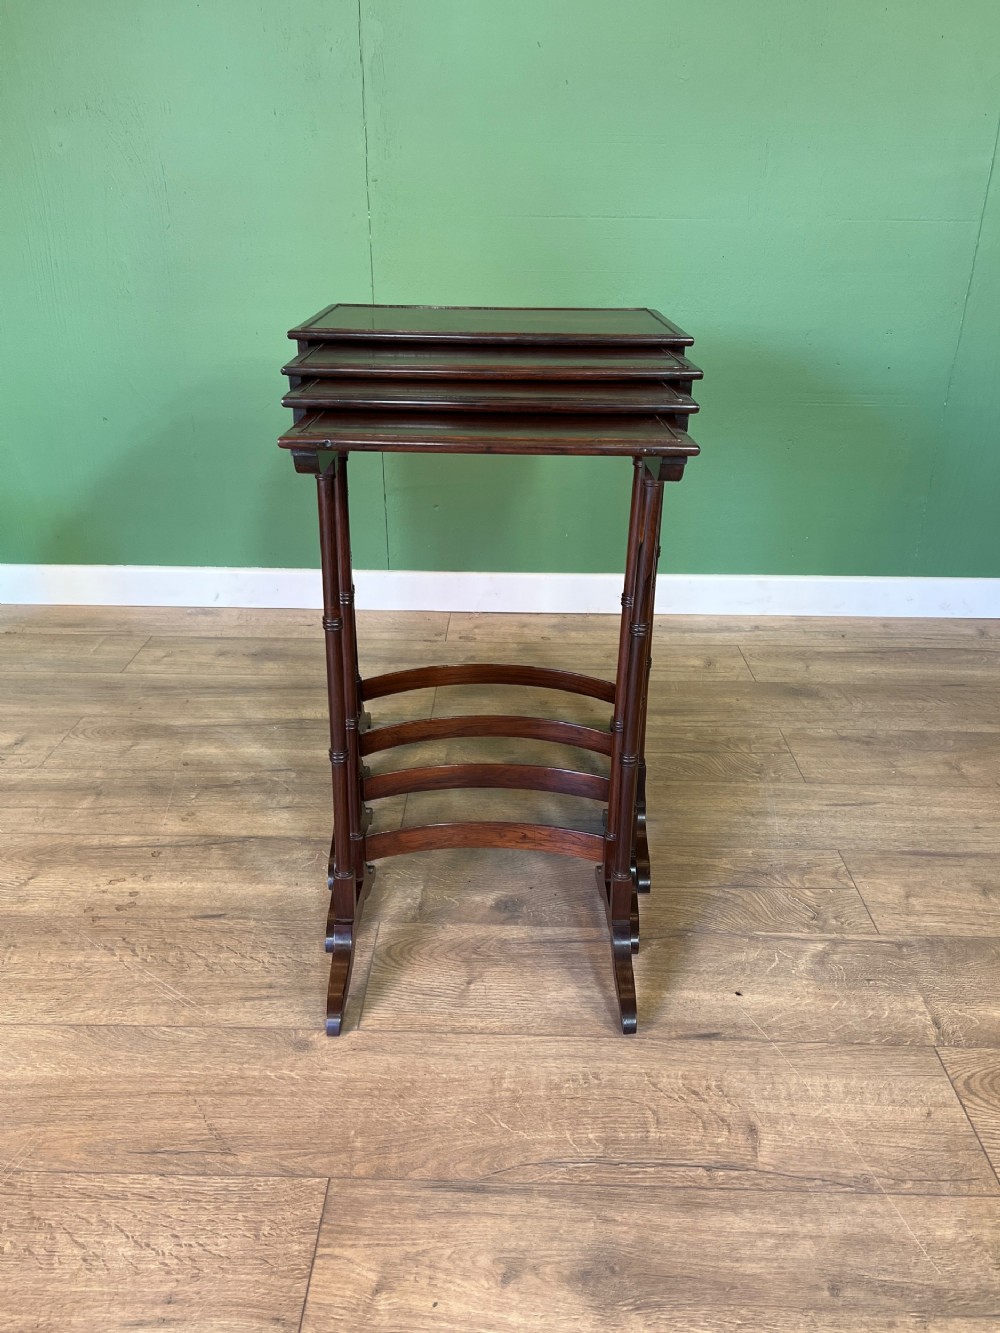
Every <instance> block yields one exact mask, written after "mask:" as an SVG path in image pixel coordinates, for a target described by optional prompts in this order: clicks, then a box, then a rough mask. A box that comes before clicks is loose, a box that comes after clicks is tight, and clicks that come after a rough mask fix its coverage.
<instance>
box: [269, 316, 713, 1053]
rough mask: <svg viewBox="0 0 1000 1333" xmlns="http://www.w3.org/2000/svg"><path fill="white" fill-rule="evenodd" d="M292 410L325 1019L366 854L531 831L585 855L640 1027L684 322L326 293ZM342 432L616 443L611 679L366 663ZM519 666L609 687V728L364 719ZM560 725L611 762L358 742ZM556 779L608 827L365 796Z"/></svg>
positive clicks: (499, 842) (573, 741) (398, 437)
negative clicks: (311, 584)
mask: <svg viewBox="0 0 1000 1333" xmlns="http://www.w3.org/2000/svg"><path fill="white" fill-rule="evenodd" d="M288 336H289V337H290V338H292V339H294V340H295V341H296V343H297V346H298V355H297V356H296V357H295V358H294V359H293V360H291V361H290V362H289V363H288V364H287V365H286V366H284V368H283V373H284V374H285V375H286V376H287V377H288V384H289V389H288V392H287V393H286V395H285V397H284V399H283V400H282V401H283V403H284V405H285V406H286V407H290V408H292V410H293V415H294V424H293V426H292V428H291V429H290V430H289V431H288V432H287V434H285V435H283V436H282V437H281V439H280V440H279V444H280V446H281V447H282V448H283V449H287V450H289V451H290V453H291V455H292V458H293V460H294V464H295V468H296V470H297V471H299V472H303V473H310V474H313V475H314V476H315V477H316V481H317V489H318V496H319V534H320V553H321V558H322V571H323V629H324V632H325V641H326V667H327V686H328V693H329V709H330V763H331V768H332V776H333V838H332V844H331V850H330V859H329V868H328V884H329V888H330V890H331V897H330V909H329V913H328V918H327V928H326V949H327V952H328V953H330V955H331V965H330V980H329V987H328V991H327V1018H326V1030H327V1032H328V1033H329V1034H330V1035H336V1034H337V1033H339V1032H340V1029H341V1024H342V1021H343V1012H344V1005H345V1002H346V998H347V991H348V986H349V984H350V977H351V965H352V962H353V956H354V943H355V937H356V932H357V926H358V921H359V920H360V916H361V911H362V908H363V906H364V902H365V899H366V897H367V895H368V891H369V889H370V887H371V884H372V880H373V877H374V865H373V864H372V863H373V862H375V861H378V860H380V859H381V858H383V857H387V856H395V855H397V854H399V853H403V852H417V851H430V850H435V849H439V848H447V847H460V848H489V847H503V848H524V849H532V850H538V851H544V852H554V853H558V854H561V855H564V856H571V857H579V858H581V859H582V860H585V861H589V862H591V863H592V864H593V865H594V868H595V869H594V873H595V878H596V886H597V893H598V894H599V896H600V900H601V902H602V904H603V907H604V910H605V913H606V916H607V920H608V927H609V931H610V938H611V953H612V968H613V976H614V983H615V991H616V993H617V998H618V1006H619V1010H620V1014H621V1027H622V1031H623V1032H626V1033H630V1032H634V1031H635V1030H636V993H635V980H634V976H633V971H632V954H633V953H634V952H636V951H637V949H638V947H639V908H638V903H639V894H640V893H643V892H648V891H649V888H650V865H649V849H648V843H647V837H646V772H645V759H644V744H645V731H646V713H647V701H648V689H649V671H650V666H651V662H652V659H651V644H650V640H651V634H652V626H653V608H654V594H655V588H656V568H657V560H658V557H659V553H660V552H659V532H660V516H661V511H662V505H663V485H664V483H665V482H668V481H679V480H680V479H681V477H682V476H683V473H684V467H685V465H686V463H687V461H688V459H689V458H693V457H694V456H695V455H696V454H697V453H698V446H697V445H696V444H695V443H694V441H693V440H692V439H691V437H690V435H689V434H688V429H687V427H688V420H689V417H690V415H691V413H693V412H695V411H697V404H696V403H695V402H694V400H693V399H692V398H691V396H690V390H691V387H692V381H694V380H696V379H699V378H700V377H701V371H700V370H699V369H698V368H697V367H696V366H694V365H693V364H692V363H691V362H690V361H689V360H688V359H687V357H686V356H685V355H684V353H685V351H686V349H687V348H688V347H689V346H690V345H691V343H692V342H693V339H692V338H690V337H689V336H688V335H687V334H685V333H684V332H683V331H682V330H680V329H678V328H677V326H676V325H674V324H672V323H671V322H670V321H669V320H667V319H665V318H664V317H663V316H662V315H660V314H659V313H658V312H657V311H654V310H650V309H643V308H637V309H612V310H578V309H566V310H544V309H513V308H470V307H450V308H449V307H428V306H374V305H372V306H359V305H332V306H327V307H326V308H325V309H324V310H321V311H320V313H319V314H318V315H314V316H313V317H312V318H311V319H309V320H307V321H305V323H303V324H301V325H298V326H297V327H295V328H293V329H292V330H291V331H290V332H289V335H288ZM354 451H362V452H395V453H408V454H430V453H442V454H518V455H521V454H529V455H530V454H547V455H553V456H557V457H562V456H566V455H572V456H576V455H600V456H605V457H611V458H627V459H629V460H630V462H631V464H632V500H631V507H630V516H629V527H628V538H627V543H626V553H625V578H624V591H623V593H622V599H621V601H622V613H621V627H620V632H619V641H618V661H617V670H616V673H615V678H614V680H605V679H600V678H597V677H594V676H588V675H582V674H579V673H577V672H573V671H561V670H553V669H551V668H548V667H539V666H527V665H520V666H519V665H513V664H511V665H508V664H500V663H496V664H494V663H470V664H464V665H455V666H426V667H419V668H415V669H410V670H405V671H394V672H390V673H388V674H385V675H378V676H372V677H369V678H367V679H362V677H361V674H360V671H359V669H358V644H357V629H356V623H355V608H354V583H353V574H352V566H351V538H350V519H349V512H348V491H347V464H348V458H349V455H350V454H351V453H352V452H354ZM468 684H477V685H526V686H534V687H536V688H537V687H543V688H546V689H552V690H560V691H564V692H567V693H569V694H575V695H583V696H588V697H589V698H591V699H597V700H599V701H601V702H603V703H605V704H607V705H608V709H609V715H608V724H607V728H606V730H605V729H601V728H599V727H594V726H585V725H579V724H577V723H573V722H567V721H554V720H549V719H546V718H542V717H535V716H519V715H518V716H508V715H500V714H485V715H475V716H460V717H447V718H433V719H415V720H413V721H409V722H403V723H395V724H392V725H381V726H379V725H373V724H372V720H371V717H370V716H369V714H368V713H367V711H366V705H367V704H369V703H371V702H372V701H374V700H377V699H381V698H384V697H386V696H388V695H394V694H400V693H404V692H406V691H409V690H418V689H424V688H426V687H429V686H435V687H436V686H449V685H468ZM491 736H502V737H515V738H521V739H530V740H544V741H553V742H558V743H561V744H563V745H569V746H573V747H578V748H580V749H583V750H587V751H591V752H594V753H596V754H598V755H602V756H606V757H607V760H608V772H607V776H601V775H598V774H594V773H590V772H578V771H576V770H573V769H565V768H554V767H544V766H542V765H537V764H512V763H459V764H437V765H433V766H425V767H415V768H407V769H402V770H398V771H394V772H385V773H378V774H376V775H374V776H373V775H372V774H371V773H369V772H368V770H367V768H366V766H365V764H364V762H363V761H364V759H365V757H366V756H368V755H371V754H374V753H376V752H377V751H383V750H387V749H390V748H392V747H395V746H402V745H411V744H415V743H418V742H420V741H427V740H441V739H449V738H455V737H491ZM473 787H484V788H488V787H493V788H513V789H518V790H534V791H544V792H558V793H564V794H570V795H574V796H581V797H585V798H588V799H591V800H597V801H601V802H604V803H605V804H606V813H605V822H604V833H603V834H601V833H595V832H586V831H581V830H578V829H573V828H562V827H555V826H552V825H547V824H535V823H515V822H501V821H475V822H466V823H441V824H429V825H425V826H422V827H402V828H396V829H392V830H388V831H385V832H378V831H375V830H374V829H373V816H372V808H371V805H370V804H369V803H370V802H376V801H378V800H379V799H380V798H383V797H387V796H393V795H398V794H401V793H404V792H416V791H432V790H444V789H448V788H453V789H454V788H473Z"/></svg>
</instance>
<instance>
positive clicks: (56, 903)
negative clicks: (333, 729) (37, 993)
mask: <svg viewBox="0 0 1000 1333" xmlns="http://www.w3.org/2000/svg"><path fill="white" fill-rule="evenodd" d="M329 844H330V837H329V833H325V834H323V835H320V836H317V837H315V838H300V837H289V838H277V837H276V838H268V837H257V836H253V835H252V834H251V835H245V834H236V835H234V836H232V837H217V836H210V835H199V834H174V835H162V834H157V833H152V832H151V833H148V834H141V833H136V834H108V835H103V836H102V835H101V834H73V835H60V834H58V833H29V834H24V835H17V836H7V837H3V836H0V891H2V894H3V904H4V911H5V912H6V913H9V914H11V915H17V916H33V915H37V916H41V917H50V918H58V919H61V920H64V921H66V920H69V919H70V918H73V917H80V918H88V919H89V918H90V917H92V916H106V917H112V916H114V915H115V914H120V915H123V916H129V915H134V916H135V915H137V916H154V915H155V916H156V917H159V918H163V917H172V916H188V917H190V916H194V915H197V914H199V913H203V914H219V915H220V919H222V920H225V918H226V917H227V916H228V915H229V914H232V915H234V916H240V915H243V914H246V913H247V912H248V911H252V912H254V913H262V914H266V915H267V916H268V918H269V919H274V918H275V917H280V918H282V919H285V920H287V921H289V922H291V921H294V920H295V919H296V918H301V917H302V916H303V915H304V914H305V915H307V916H308V914H309V913H311V912H314V911H315V910H318V909H320V908H321V907H323V904H324V903H325V901H326V900H325V898H324V894H325V893H326V891H327V890H326V887H325V875H326V861H327V856H328V853H329ZM324 910H325V909H324ZM316 919H317V921H318V920H319V918H318V917H317V918H316Z"/></svg>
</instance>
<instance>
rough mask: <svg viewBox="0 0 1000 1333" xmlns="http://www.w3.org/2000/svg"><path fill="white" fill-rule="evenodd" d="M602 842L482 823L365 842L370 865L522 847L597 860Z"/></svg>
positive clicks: (571, 833)
mask: <svg viewBox="0 0 1000 1333" xmlns="http://www.w3.org/2000/svg"><path fill="white" fill-rule="evenodd" d="M603 845H604V839H603V838H602V837H601V836H600V834H598V833H581V832H579V831H578V830H577V829H568V828H555V827H553V826H551V825H548V824H516V823H507V822H503V821H500V820H496V821H491V820H483V821H478V822H471V821H470V822H469V823H465V824H420V825H417V826H415V827H409V828H399V829H390V830H389V831H388V832H386V833H374V834H371V835H370V836H369V838H368V855H369V857H370V858H371V859H372V860H373V861H377V860H378V859H379V858H380V857H382V856H398V855H399V854H400V853H402V852H431V851H435V850H437V849H438V848H442V847H479V848H485V847H508V848H510V847H523V848H524V849H525V850H526V851H535V852H555V853H556V854H557V855H559V856H580V857H583V858H584V859H586V860H590V861H595V860H599V859H600V856H601V850H602V848H603Z"/></svg>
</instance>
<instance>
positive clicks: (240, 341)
mask: <svg viewBox="0 0 1000 1333" xmlns="http://www.w3.org/2000/svg"><path fill="white" fill-rule="evenodd" d="M0 14H2V32H0V41H2V49H0V59H2V83H0V135H2V141H0V154H2V158H0V171H2V189H0V293H2V302H3V307H2V319H0V341H2V347H0V451H2V452H3V460H2V478H0V483H2V488H0V560H11V561H46V562H47V561H66V562H85V563H89V562H101V563H103V562H111V563H118V562H129V563H164V564H220V565H292V566H298V565H305V564H313V563H315V562H316V555H315V538H314V530H313V527H314V515H313V496H312V493H311V492H312V488H311V486H310V485H309V483H308V482H307V481H306V480H305V479H303V478H300V477H296V476H295V475H294V474H293V472H292V469H291V465H290V463H289V462H288V460H287V458H284V457H281V456H279V454H278V451H277V450H276V449H275V448H274V446H273V441H274V438H275V436H276V434H277V432H278V430H279V428H280V427H281V425H282V423H283V421H284V419H285V416H286V414H284V413H283V412H282V411H281V409H280V408H279V407H277V406H276V403H277V399H278V397H279V395H280V390H281V383H280V377H279V376H278V375H277V374H276V368H277V367H278V366H279V365H280V363H281V360H282V358H283V357H284V356H285V354H286V352H287V350H288V344H287V343H286V342H285V340H284V338H283V337H282V332H283V330H284V329H285V328H286V327H288V326H289V325H290V324H291V323H292V322H294V321H295V320H297V319H300V318H302V317H303V316H305V315H306V314H308V313H309V312H311V311H312V310H313V309H314V308H318V307H319V306H320V305H323V304H325V303H327V302H329V301H332V300H348V301H364V300H370V299H373V298H374V299H375V300H376V301H392V302H397V301H399V302H409V301H413V302H420V301H431V302H440V303H468V304H490V303H496V304H512V305H516V304H520V303H527V304H540V305H561V304H565V305H589V304H593V305H600V304H652V305H654V306H658V307H660V308H661V309H663V310H664V311H666V312H667V313H668V314H669V315H670V316H671V317H673V318H675V319H677V320H678V321H679V322H680V323H681V324H683V325H686V326H689V327H690V328H691V329H692V331H693V332H694V333H695V334H696V336H697V338H698V346H697V356H696V359H698V360H699V361H700V362H701V363H702V364H703V365H704V366H705V368H706V370H707V372H708V376H707V379H706V382H705V384H704V386H703V391H702V392H701V394H700V397H701V399H702V402H703V404H704V412H703V414H702V417H701V418H700V420H699V421H697V423H696V428H695V434H696V436H697V437H698V438H699V439H700V440H701V442H702V444H703V445H704V447H705V453H704V456H703V458H701V459H700V460H698V462H697V463H695V464H694V465H693V466H692V467H691V468H690V469H689V475H688V477H687V478H686V480H685V481H684V483H683V485H682V486H680V487H678V488H676V489H671V492H670V495H669V497H668V499H669V507H668V511H667V518H666V522H665V541H664V548H665V563H666V564H669V567H670V568H672V569H674V570H679V571H709V572H713V571H718V572H759V573H843V574H858V573H866V574H979V575H1000V523H998V522H997V518H996V508H997V497H998V492H1000V449H998V433H1000V431H998V427H1000V375H998V372H997V368H998V366H1000V176H998V177H995V178H993V180H992V184H991V177H993V163H994V158H995V155H996V145H997V130H998V123H1000V121H998V116H1000V7H998V6H997V4H996V0H953V3H951V4H950V5H948V6H947V7H944V6H941V5H940V3H932V2H931V0H888V2H887V3H885V2H884V3H881V4H878V5H874V4H872V3H871V0H837V2H836V3H834V4H828V5H813V4H804V3H803V4H794V3H791V2H790V0H703V2H701V3H697V4H691V3H684V4H682V3H680V2H679V0H617V3H615V4H608V3H606V0H360V5H359V0H296V3H295V4H294V5H292V6H288V5H278V4H276V3H274V0H267V2H266V3H265V2H264V0H201V3H198V2H196V0H86V3H84V2H83V0H7V2H6V3H4V0H0ZM627 472H628V469H624V468H622V467H619V466H616V465H615V464H614V463H612V462H608V461H604V460H573V461H570V462H566V463H557V462H555V461H553V460H544V459H542V460H533V461H530V462H525V463H518V462H515V461H514V460H504V459H464V460H458V461H457V462H451V461H449V462H446V461H445V460H435V459H420V460H406V459H397V458H392V457H389V458H387V459H386V462H385V467H384V470H383V467H382V464H381V461H380V460H378V459H358V460H357V461H356V463H355V469H354V487H353V493H354V497H355V512H356V517H355V528H356V537H355V556H356V560H357V563H358V564H359V565H360V566H362V567H384V566H385V565H386V564H387V563H388V564H389V565H390V566H391V567H396V568H400V567H401V568H492V569H508V570H520V569H551V570H605V569H615V568H620V566H621V535H622V533H621V529H622V521H623V517H624V510H625V506H626V489H627V485H628V477H627Z"/></svg>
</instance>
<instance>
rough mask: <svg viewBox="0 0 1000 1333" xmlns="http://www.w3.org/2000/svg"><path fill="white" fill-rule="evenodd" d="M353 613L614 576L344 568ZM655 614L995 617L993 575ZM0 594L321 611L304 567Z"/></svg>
mask: <svg viewBox="0 0 1000 1333" xmlns="http://www.w3.org/2000/svg"><path fill="white" fill-rule="evenodd" d="M355 584H356V586H357V601H358V606H359V608H362V609H370V610H381V611H559V612H591V613H593V612H616V611H617V610H618V609H619V604H620V597H621V575H620V574H470V573H454V572H440V573H439V572H436V571H420V570H384V569H359V570H356V571H355ZM656 597H657V601H656V609H657V611H658V612H674V613H684V614H687V615H711V616H725V615H759V616H877V617H892V616H970V617H977V618H978V617H986V618H994V617H997V616H1000V579H986V578H984V579H964V578H963V579H959V578H955V579H945V578H926V579H925V578H860V577H843V578H842V577H837V576H823V575H811V574H795V575H786V574H781V575H770V574H763V575H756V574H661V575H660V578H659V581H658V583H657V594H656ZM0 601H2V602H8V603H30V604H35V605H38V604H49V605H84V606H237V607H302V608H306V609H311V608H315V607H318V606H320V604H321V597H320V579H319V571H318V570H315V569H223V568H210V567H198V566H190V565H172V566H171V565H0Z"/></svg>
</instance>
